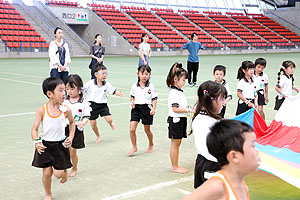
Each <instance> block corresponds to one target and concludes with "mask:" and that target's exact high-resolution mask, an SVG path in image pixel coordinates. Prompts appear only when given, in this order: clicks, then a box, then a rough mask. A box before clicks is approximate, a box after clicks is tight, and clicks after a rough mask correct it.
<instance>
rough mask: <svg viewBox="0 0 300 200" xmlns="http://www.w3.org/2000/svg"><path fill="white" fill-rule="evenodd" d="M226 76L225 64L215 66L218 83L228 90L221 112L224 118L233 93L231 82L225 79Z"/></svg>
mask: <svg viewBox="0 0 300 200" xmlns="http://www.w3.org/2000/svg"><path fill="white" fill-rule="evenodd" d="M225 76H226V67H224V66H223V65H217V66H215V68H214V77H215V81H216V82H217V83H219V84H221V85H223V86H224V87H225V88H226V91H227V97H226V98H225V101H224V104H223V108H222V110H221V112H220V114H219V115H220V116H221V117H222V118H224V116H225V111H226V104H227V103H228V102H229V101H230V100H231V99H232V93H231V90H230V87H229V84H228V83H227V82H226V81H225V79H224V78H225Z"/></svg>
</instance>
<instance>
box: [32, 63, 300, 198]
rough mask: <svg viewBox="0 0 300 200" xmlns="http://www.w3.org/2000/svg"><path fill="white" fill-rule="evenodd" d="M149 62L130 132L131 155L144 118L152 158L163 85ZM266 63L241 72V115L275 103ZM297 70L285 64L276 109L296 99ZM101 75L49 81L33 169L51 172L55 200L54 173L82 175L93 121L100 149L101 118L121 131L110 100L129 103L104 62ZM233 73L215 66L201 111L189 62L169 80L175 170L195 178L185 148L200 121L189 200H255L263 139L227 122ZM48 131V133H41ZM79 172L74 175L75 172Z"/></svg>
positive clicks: (201, 94)
mask: <svg viewBox="0 0 300 200" xmlns="http://www.w3.org/2000/svg"><path fill="white" fill-rule="evenodd" d="M148 61H149V60H146V61H144V60H143V63H144V64H141V65H140V66H139V67H138V70H137V76H138V80H137V82H135V83H134V84H133V85H132V87H131V90H130V108H131V118H130V130H129V133H130V139H131V143H132V149H131V150H130V151H129V152H128V155H129V156H132V155H133V154H134V153H135V152H137V138H136V128H137V125H138V123H139V122H140V120H141V122H142V124H143V125H144V130H145V133H146V135H147V137H148V140H149V146H148V149H147V150H146V153H152V151H153V147H154V144H153V134H152V132H151V129H150V126H151V125H152V124H153V116H154V115H155V112H156V104H157V99H158V96H157V90H156V88H155V86H154V85H153V84H152V83H151V82H150V75H151V68H150V66H148V65H146V64H145V63H147V62H148ZM266 64H267V62H266V60H265V59H263V58H258V59H256V60H255V63H253V62H251V61H243V62H242V63H241V66H240V67H239V69H238V74H237V79H238V80H239V81H238V84H237V97H238V104H237V109H236V115H239V114H241V113H244V112H246V111H247V110H249V109H251V108H252V107H255V108H257V109H258V112H259V113H260V115H261V116H262V117H263V118H265V114H264V111H263V106H264V105H266V103H268V102H269V98H268V76H267V75H266V74H265V73H264V72H263V71H264V69H265V67H266ZM294 69H295V64H294V63H293V62H292V61H284V62H283V63H282V66H281V68H280V71H279V72H278V82H277V84H276V87H275V90H276V91H277V96H276V101H275V108H274V109H275V110H278V109H279V108H280V106H281V104H282V102H283V101H284V99H285V98H288V97H289V96H290V95H292V90H295V91H297V92H299V91H300V90H299V89H298V88H296V87H295V86H294V84H293V82H294V78H293V72H294ZM93 71H94V76H95V78H94V79H92V80H89V81H88V82H87V83H86V84H83V82H82V79H81V78H80V76H78V75H69V76H68V77H67V78H66V81H65V83H64V82H63V81H62V80H61V79H59V78H47V79H45V80H44V82H43V84H42V88H43V92H44V94H45V95H46V96H47V97H48V99H49V101H48V102H47V103H46V104H44V105H43V106H41V107H40V108H39V109H38V110H37V112H36V119H35V121H34V124H33V127H32V131H31V135H32V140H33V142H34V146H35V154H34V159H33V162H32V165H33V166H35V167H38V168H42V169H43V175H42V176H43V177H42V183H43V186H44V190H45V199H51V198H52V193H51V177H52V175H53V174H54V175H55V176H56V177H58V178H60V179H61V183H64V182H66V181H67V178H68V176H69V177H72V176H75V175H76V173H77V171H78V155H77V149H81V148H84V147H85V144H84V133H83V130H84V126H85V125H86V124H87V123H88V121H90V125H91V127H92V130H93V131H94V133H95V134H96V136H97V139H96V142H97V143H99V142H100V133H99V130H98V127H97V121H96V120H97V118H98V117H99V115H100V116H101V117H104V119H105V120H106V122H107V123H108V124H109V125H110V126H111V128H112V130H114V129H115V124H114V123H113V120H112V117H111V114H110V111H109V107H108V105H107V102H108V98H107V95H108V94H111V95H118V96H120V97H121V98H122V95H123V94H122V92H121V91H117V90H116V89H115V88H114V87H113V86H112V85H111V84H110V83H109V82H108V81H107V80H106V78H107V75H108V74H107V68H106V67H105V66H104V65H103V64H100V63H96V64H95V66H94V69H93ZM225 75H226V67H225V66H222V65H217V66H215V68H214V69H213V76H214V78H215V81H205V82H203V83H202V84H201V85H200V86H199V87H198V90H197V96H198V99H197V102H196V103H195V106H190V105H188V103H187V99H186V97H185V95H184V92H183V90H182V89H183V87H184V85H185V82H186V79H188V78H189V73H188V72H187V71H186V70H185V69H184V68H183V67H182V64H181V63H175V64H173V65H172V67H171V68H170V70H169V73H168V75H167V79H166V84H167V87H169V88H170V92H169V96H168V108H169V111H168V118H167V126H168V137H169V139H170V140H171V148H170V160H171V166H172V167H171V170H172V171H173V172H176V173H181V174H185V173H187V172H188V171H187V169H186V168H183V167H181V166H180V165H179V149H180V145H181V142H182V139H183V138H186V137H187V116H188V115H192V116H193V117H192V118H193V119H192V131H191V134H193V135H194V138H195V146H196V150H197V154H198V155H197V159H196V162H195V171H194V188H195V189H196V190H195V191H194V192H193V193H192V194H191V195H189V196H187V197H186V199H208V198H206V197H207V195H213V196H215V197H216V199H219V198H222V197H226V196H228V195H229V197H230V196H231V195H235V197H236V198H237V197H240V199H247V198H248V190H247V188H246V186H245V184H244V183H243V177H244V176H245V175H247V174H249V173H251V172H253V171H255V170H256V169H257V167H258V161H259V158H258V156H257V152H256V149H255V146H254V145H253V144H254V142H255V134H254V133H253V130H252V129H251V127H249V126H248V125H246V124H244V123H242V122H237V121H233V120H223V118H224V116H225V109H226V104H227V103H228V102H229V101H230V100H231V99H232V98H233V96H232V92H231V90H230V87H229V84H228V82H226V80H225V79H224V78H225ZM189 81H190V79H189ZM193 81H194V79H193ZM84 93H86V95H85V98H84V97H83V94H84ZM40 125H41V126H42V129H43V130H42V133H41V134H40V135H39V134H38V129H39V126H40ZM234 143H236V144H234ZM71 167H72V169H71V170H70V172H69V174H68V172H67V169H68V168H71ZM208 179H209V181H207V180H208ZM224 188H225V189H224ZM237 199H238V198H237Z"/></svg>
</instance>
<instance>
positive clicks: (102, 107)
mask: <svg viewBox="0 0 300 200" xmlns="http://www.w3.org/2000/svg"><path fill="white" fill-rule="evenodd" d="M90 103H91V105H90V107H91V108H92V111H91V117H90V120H95V119H97V118H98V117H99V115H100V117H103V116H108V115H111V114H110V112H109V108H108V106H107V103H95V102H90Z"/></svg>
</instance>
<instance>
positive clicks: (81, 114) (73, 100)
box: [64, 74, 90, 177]
mask: <svg viewBox="0 0 300 200" xmlns="http://www.w3.org/2000/svg"><path fill="white" fill-rule="evenodd" d="M82 87H83V83H82V80H81V78H80V76H78V75H77V74H73V75H69V76H68V77H67V79H66V90H67V93H68V96H67V98H66V100H65V101H64V104H65V105H67V106H68V107H70V108H71V111H72V115H73V117H74V120H75V124H76V129H75V135H74V138H73V141H72V146H71V147H70V156H71V160H72V164H73V167H72V170H71V171H70V173H69V177H72V176H75V175H76V173H77V170H78V169H77V165H78V155H77V149H81V148H84V147H85V145H84V135H83V127H84V126H85V125H86V124H87V123H88V121H89V118H90V107H89V104H88V102H87V101H85V100H84V99H83V95H82V92H81V88H82ZM66 136H67V137H68V136H69V125H68V126H67V127H66Z"/></svg>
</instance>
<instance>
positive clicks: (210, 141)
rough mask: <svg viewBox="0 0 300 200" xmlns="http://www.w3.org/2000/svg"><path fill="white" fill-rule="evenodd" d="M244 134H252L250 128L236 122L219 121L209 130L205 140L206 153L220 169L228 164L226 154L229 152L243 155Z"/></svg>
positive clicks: (243, 123)
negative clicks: (215, 161) (216, 161)
mask: <svg viewBox="0 0 300 200" xmlns="http://www.w3.org/2000/svg"><path fill="white" fill-rule="evenodd" d="M246 132H253V129H252V127H251V126H249V125H248V124H246V123H245V122H242V121H237V120H221V121H220V122H217V123H216V124H215V125H214V126H213V127H212V128H211V129H210V133H209V134H208V136H207V140H206V144H207V148H208V152H209V153H210V154H211V155H213V156H214V157H215V158H216V159H217V160H218V163H219V165H220V167H222V166H223V165H227V164H229V162H228V160H227V154H228V153H229V152H230V151H232V150H233V151H238V152H241V153H244V151H243V145H244V142H245V135H244V133H246Z"/></svg>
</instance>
